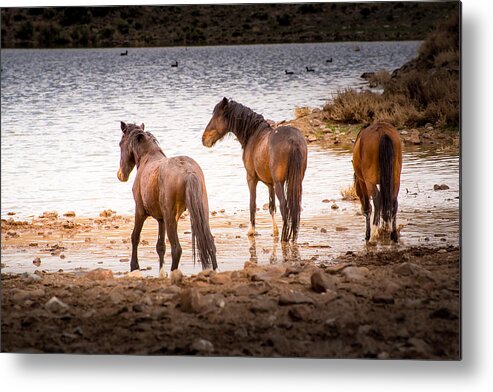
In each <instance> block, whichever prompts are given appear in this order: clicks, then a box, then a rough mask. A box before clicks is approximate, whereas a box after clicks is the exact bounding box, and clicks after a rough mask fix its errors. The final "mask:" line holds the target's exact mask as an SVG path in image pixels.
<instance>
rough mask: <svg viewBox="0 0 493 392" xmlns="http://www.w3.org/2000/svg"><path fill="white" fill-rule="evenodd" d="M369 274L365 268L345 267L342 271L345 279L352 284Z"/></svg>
mask: <svg viewBox="0 0 493 392" xmlns="http://www.w3.org/2000/svg"><path fill="white" fill-rule="evenodd" d="M369 273H370V270H369V269H368V268H366V267H346V268H344V269H343V270H342V274H343V275H344V276H345V278H346V279H347V280H349V281H353V282H354V281H356V282H357V281H360V280H364V279H365V278H366V277H367V276H368V274H369Z"/></svg>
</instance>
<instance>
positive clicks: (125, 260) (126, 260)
mask: <svg viewBox="0 0 493 392" xmlns="http://www.w3.org/2000/svg"><path fill="white" fill-rule="evenodd" d="M129 261H130V260H129V259H128V258H124V259H120V263H128V262H129Z"/></svg>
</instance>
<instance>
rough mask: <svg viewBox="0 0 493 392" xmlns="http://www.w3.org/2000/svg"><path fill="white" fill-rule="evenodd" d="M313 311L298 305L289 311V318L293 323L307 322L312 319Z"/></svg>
mask: <svg viewBox="0 0 493 392" xmlns="http://www.w3.org/2000/svg"><path fill="white" fill-rule="evenodd" d="M311 313H312V310H311V309H310V307H309V306H307V305H297V306H293V307H292V308H291V309H289V312H288V314H289V317H291V319H292V320H293V321H307V320H309V319H310V316H311Z"/></svg>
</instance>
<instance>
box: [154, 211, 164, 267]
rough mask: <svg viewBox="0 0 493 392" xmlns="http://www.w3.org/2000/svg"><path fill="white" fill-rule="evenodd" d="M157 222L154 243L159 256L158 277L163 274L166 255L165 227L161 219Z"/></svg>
mask: <svg viewBox="0 0 493 392" xmlns="http://www.w3.org/2000/svg"><path fill="white" fill-rule="evenodd" d="M157 222H158V225H159V229H158V237H157V242H156V252H157V254H158V256H159V275H162V274H164V254H165V253H166V242H165V235H166V226H165V224H164V220H163V219H159V220H158V221H157Z"/></svg>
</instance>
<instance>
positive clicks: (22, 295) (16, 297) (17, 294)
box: [12, 289, 45, 302]
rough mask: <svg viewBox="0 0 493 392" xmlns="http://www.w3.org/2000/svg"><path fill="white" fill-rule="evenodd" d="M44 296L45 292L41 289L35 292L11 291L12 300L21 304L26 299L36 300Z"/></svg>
mask: <svg viewBox="0 0 493 392" xmlns="http://www.w3.org/2000/svg"><path fill="white" fill-rule="evenodd" d="M44 295H45V291H44V290H43V289H35V290H22V289H15V290H12V300H13V301H14V302H23V301H25V300H26V299H31V300H32V299H37V298H40V297H43V296H44Z"/></svg>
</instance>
